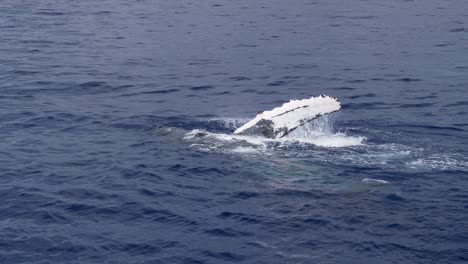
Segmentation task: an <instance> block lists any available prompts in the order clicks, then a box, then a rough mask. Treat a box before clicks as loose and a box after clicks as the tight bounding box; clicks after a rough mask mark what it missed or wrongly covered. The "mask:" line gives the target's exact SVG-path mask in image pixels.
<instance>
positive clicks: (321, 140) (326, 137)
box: [286, 114, 364, 147]
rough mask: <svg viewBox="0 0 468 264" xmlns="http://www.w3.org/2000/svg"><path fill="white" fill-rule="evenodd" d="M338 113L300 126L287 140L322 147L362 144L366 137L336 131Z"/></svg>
mask: <svg viewBox="0 0 468 264" xmlns="http://www.w3.org/2000/svg"><path fill="white" fill-rule="evenodd" d="M335 120H336V115H333V114H332V115H326V116H322V117H320V118H317V119H315V120H312V121H311V122H309V123H307V124H305V125H303V126H301V127H299V128H298V129H296V130H295V131H293V132H292V133H290V134H289V135H288V136H287V138H286V140H290V141H299V142H303V143H309V144H313V145H316V146H320V147H349V146H357V145H362V143H363V141H364V137H355V136H348V135H346V134H345V133H335V131H334V124H335Z"/></svg>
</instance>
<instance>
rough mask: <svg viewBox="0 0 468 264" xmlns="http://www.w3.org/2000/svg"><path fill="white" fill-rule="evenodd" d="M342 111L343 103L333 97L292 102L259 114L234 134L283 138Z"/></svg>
mask: <svg viewBox="0 0 468 264" xmlns="http://www.w3.org/2000/svg"><path fill="white" fill-rule="evenodd" d="M340 109H341V103H340V102H339V101H338V100H337V99H336V98H334V97H331V96H325V95H321V96H317V97H311V98H309V99H302V100H291V101H289V102H287V103H285V104H283V105H282V106H280V107H276V108H274V109H272V110H270V111H264V112H261V113H259V114H257V116H256V117H255V118H254V119H252V120H250V121H249V122H247V123H245V124H244V125H243V126H241V127H239V128H238V129H236V131H234V134H237V135H261V136H264V137H267V138H282V137H285V136H286V135H288V134H289V133H291V132H292V131H294V130H295V129H296V128H298V127H300V126H302V125H304V124H306V123H308V122H310V121H312V120H314V119H316V118H318V117H320V116H323V115H325V114H330V113H333V112H337V111H339V110H340Z"/></svg>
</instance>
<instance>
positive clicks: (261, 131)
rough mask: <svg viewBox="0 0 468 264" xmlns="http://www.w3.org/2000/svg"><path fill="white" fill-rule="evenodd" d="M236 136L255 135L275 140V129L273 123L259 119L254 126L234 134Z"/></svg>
mask: <svg viewBox="0 0 468 264" xmlns="http://www.w3.org/2000/svg"><path fill="white" fill-rule="evenodd" d="M235 134H237V135H256V136H259V135H261V136H264V137H267V138H275V137H276V134H275V129H274V128H273V121H271V120H266V119H261V120H260V121H258V122H257V123H256V124H255V125H254V126H252V127H250V128H248V129H245V130H243V131H241V132H237V133H235Z"/></svg>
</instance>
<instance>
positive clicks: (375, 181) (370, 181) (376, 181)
mask: <svg viewBox="0 0 468 264" xmlns="http://www.w3.org/2000/svg"><path fill="white" fill-rule="evenodd" d="M362 183H365V184H368V185H385V184H389V182H388V181H385V180H379V179H370V178H364V179H362Z"/></svg>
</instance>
